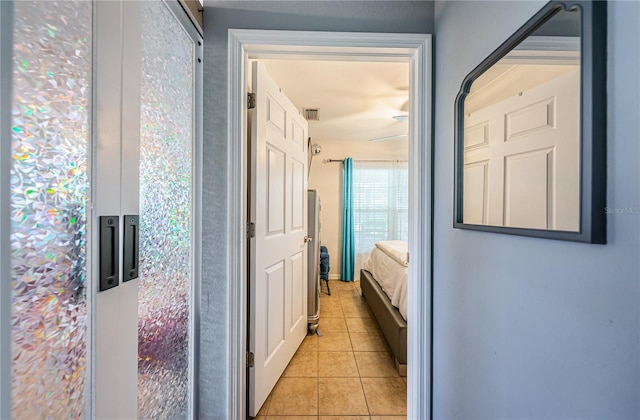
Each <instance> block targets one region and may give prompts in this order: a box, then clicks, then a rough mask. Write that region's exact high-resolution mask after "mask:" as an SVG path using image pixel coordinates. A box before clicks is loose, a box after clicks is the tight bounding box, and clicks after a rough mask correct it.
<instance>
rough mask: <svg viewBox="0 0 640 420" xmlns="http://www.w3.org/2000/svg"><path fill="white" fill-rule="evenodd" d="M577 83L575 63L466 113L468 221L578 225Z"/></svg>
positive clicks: (541, 226) (555, 226)
mask: <svg viewBox="0 0 640 420" xmlns="http://www.w3.org/2000/svg"><path fill="white" fill-rule="evenodd" d="M579 89H580V73H579V70H576V71H572V72H570V73H567V74H565V75H563V76H561V77H558V78H556V79H553V80H551V81H549V82H546V83H544V84H541V85H539V86H537V87H535V88H532V89H529V90H526V91H524V92H521V93H520V94H519V95H516V96H513V97H511V98H508V99H505V100H502V101H500V102H498V103H496V104H494V105H490V106H487V107H485V108H482V109H480V110H478V111H475V112H472V113H471V114H470V115H467V116H465V132H464V139H465V152H464V178H465V188H464V199H463V203H464V221H465V223H473V224H488V225H494V226H511V227H527V228H537V229H555V230H567V231H577V230H578V228H579V200H580V195H579V193H580V188H579V185H580V182H579V180H580V166H579V165H580V162H579V156H580V152H579V151H580V125H579V124H580V121H579V115H578V114H577V113H575V112H572V110H574V109H576V107H577V106H578V101H579V99H580V95H579ZM523 192H524V193H523Z"/></svg>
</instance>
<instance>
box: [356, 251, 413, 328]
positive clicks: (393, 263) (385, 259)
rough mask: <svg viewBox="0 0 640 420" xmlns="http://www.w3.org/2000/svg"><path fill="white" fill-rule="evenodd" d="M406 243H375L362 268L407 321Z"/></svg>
mask: <svg viewBox="0 0 640 420" xmlns="http://www.w3.org/2000/svg"><path fill="white" fill-rule="evenodd" d="M407 266H408V261H407V243H406V242H404V241H380V242H376V246H375V248H373V249H372V250H371V253H370V254H369V257H368V258H367V260H366V261H365V263H364V265H363V268H364V269H365V270H367V271H369V272H370V273H371V274H372V275H373V277H374V278H375V280H376V281H377V282H378V284H379V285H380V287H381V288H382V290H383V291H384V293H385V294H386V295H387V296H388V297H389V299H390V300H391V304H392V305H393V306H395V307H396V308H398V310H399V311H400V315H402V317H403V318H404V319H405V321H406V320H407V292H408V290H407V289H408V288H407V275H408V267H407Z"/></svg>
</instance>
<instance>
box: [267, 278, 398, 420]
mask: <svg viewBox="0 0 640 420" xmlns="http://www.w3.org/2000/svg"><path fill="white" fill-rule="evenodd" d="M329 285H330V287H331V293H332V295H331V296H329V295H327V294H326V285H325V284H324V282H323V285H322V290H323V293H322V294H321V300H320V328H319V329H320V331H321V332H322V336H321V337H319V336H317V335H310V336H307V337H305V339H304V341H303V342H302V345H301V346H300V348H299V349H298V351H297V352H296V354H295V356H294V357H293V359H292V360H291V362H290V363H289V366H287V368H286V370H285V371H284V373H283V374H282V377H281V378H280V380H279V381H278V383H277V384H276V386H275V387H274V388H273V391H272V392H271V395H269V397H268V398H267V400H266V401H265V403H264V405H263V406H262V408H261V409H260V412H259V413H258V416H257V417H256V419H258V420H276V419H285V420H294V419H300V420H307V419H309V420H311V419H313V420H341V419H351V420H365V419H366V420H397V419H406V414H407V383H406V378H401V377H400V376H399V375H398V371H397V370H396V368H395V365H394V363H393V359H392V357H391V353H390V352H389V348H388V346H387V344H386V342H385V340H384V338H383V336H382V333H381V332H380V329H379V327H378V324H377V323H376V321H375V320H374V319H373V318H372V316H371V313H370V312H369V308H368V307H367V304H366V303H365V302H364V300H363V299H362V297H361V296H360V283H359V282H355V283H345V282H341V281H338V280H331V281H329Z"/></svg>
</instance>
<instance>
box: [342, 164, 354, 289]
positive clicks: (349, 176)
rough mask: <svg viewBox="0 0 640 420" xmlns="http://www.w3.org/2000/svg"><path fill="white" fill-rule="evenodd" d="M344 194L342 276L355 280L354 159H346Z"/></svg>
mask: <svg viewBox="0 0 640 420" xmlns="http://www.w3.org/2000/svg"><path fill="white" fill-rule="evenodd" d="M342 182H343V186H342V187H343V188H342V189H343V191H344V196H343V200H342V202H343V203H344V204H343V211H342V264H341V266H340V271H341V273H340V278H341V279H342V281H353V269H354V266H355V261H356V246H355V232H354V229H353V161H352V159H351V158H346V159H345V160H344V172H343V176H342Z"/></svg>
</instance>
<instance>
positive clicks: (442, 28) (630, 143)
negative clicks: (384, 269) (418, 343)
mask: <svg viewBox="0 0 640 420" xmlns="http://www.w3.org/2000/svg"><path fill="white" fill-rule="evenodd" d="M544 4H545V2H544V1H536V2H520V1H518V2H506V1H496V2H492V1H475V2H462V1H447V2H437V3H436V8H435V9H436V28H435V30H436V46H435V50H436V57H435V80H436V83H435V95H436V101H435V154H436V159H435V185H434V190H435V209H434V214H435V223H434V235H435V240H434V276H435V279H434V282H435V284H434V297H435V306H434V358H435V359H434V371H433V372H434V375H435V377H434V383H433V389H434V414H435V417H436V418H488V419H489V418H490V419H496V418H508V419H513V418H536V419H542V418H554V419H557V418H608V419H612V418H639V417H640V407H639V402H638V401H639V400H640V383H639V378H640V365H639V361H640V312H639V309H638V308H639V307H640V287H639V285H640V243H639V242H640V215H639V214H621V215H610V216H608V219H607V229H608V235H607V236H608V244H607V245H585V244H577V243H569V242H559V241H552V240H544V239H532V238H523V237H512V236H507V235H499V234H492V233H481V232H472V231H465V230H459V229H453V228H452V227H451V226H452V214H453V205H452V203H453V121H454V116H453V112H454V99H455V96H456V94H457V92H458V90H459V88H460V84H461V82H462V80H463V79H464V77H465V76H466V75H467V73H468V72H469V71H471V70H472V69H473V68H474V67H475V66H476V65H477V64H479V63H480V62H481V61H482V60H483V59H484V57H486V56H487V55H488V54H489V53H491V52H492V51H493V50H494V49H495V48H496V47H497V46H498V45H499V44H501V43H502V42H503V41H504V40H505V39H506V38H508V37H509V35H510V34H511V33H513V32H514V31H515V30H516V29H517V28H518V27H519V26H520V25H521V24H523V23H524V22H525V21H526V20H527V19H528V18H529V17H530V16H531V15H532V14H533V13H535V12H536V11H537V10H538V9H539V8H540V7H542V6H543V5H544ZM608 21H609V23H608V26H609V30H608V38H609V39H608V48H609V56H608V84H607V87H608V98H607V100H608V133H607V134H608V135H607V137H608V140H607V141H608V147H607V153H608V158H607V161H608V181H607V202H608V206H609V207H631V208H640V184H639V180H640V172H639V169H638V168H639V167H640V147H639V144H640V141H639V138H640V134H639V133H640V124H639V120H640V117H639V116H640V106H639V101H638V97H639V96H640V95H639V94H640V88H639V87H638V86H640V84H639V78H640V66H639V62H640V48H639V47H638V40H640V29H639V28H640V3H638V2H636V1H613V2H610V3H609V20H608Z"/></svg>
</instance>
